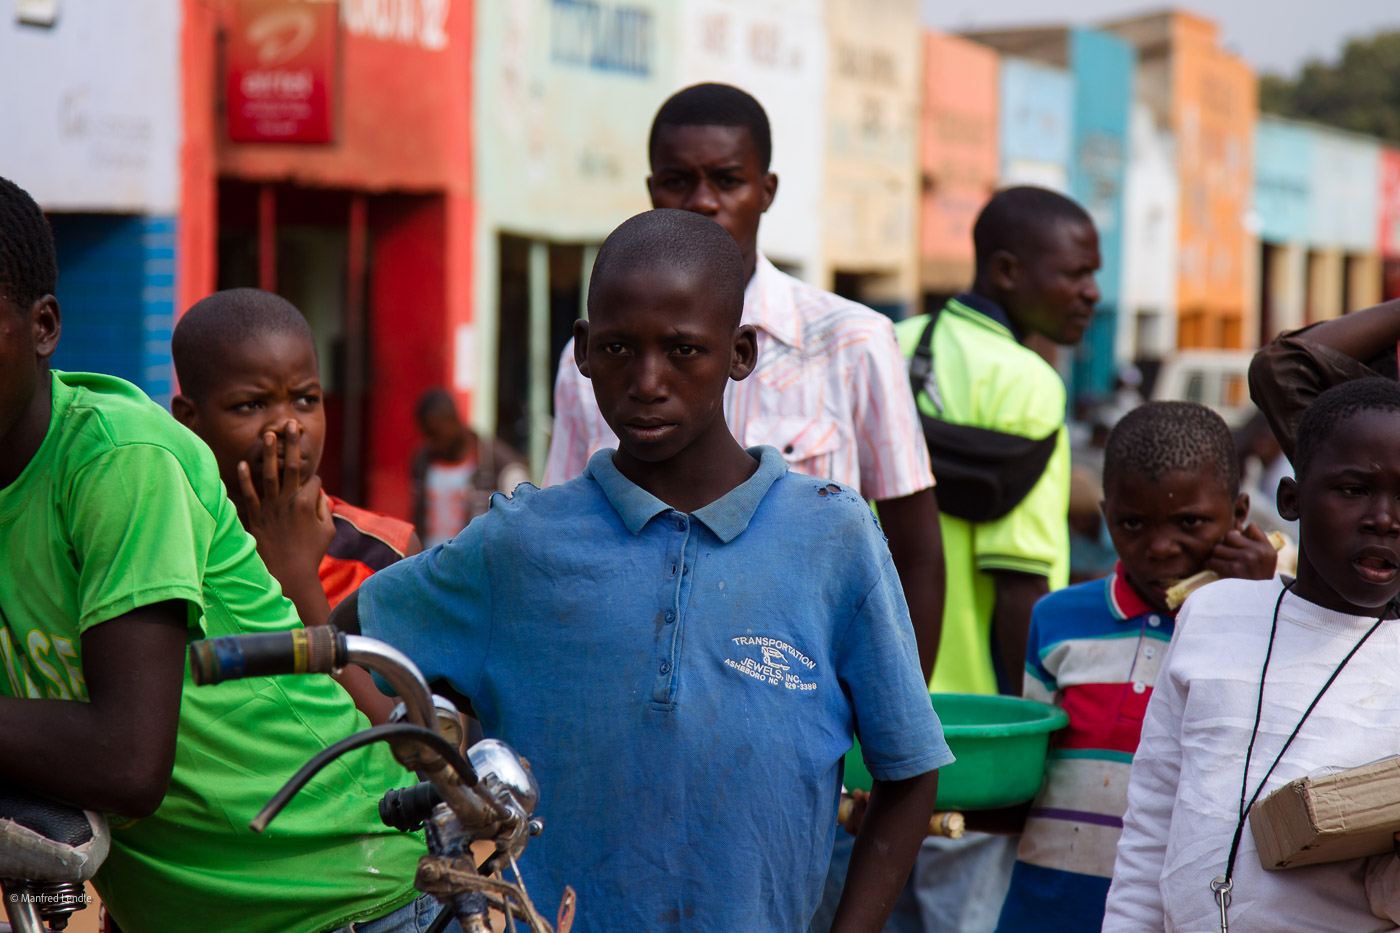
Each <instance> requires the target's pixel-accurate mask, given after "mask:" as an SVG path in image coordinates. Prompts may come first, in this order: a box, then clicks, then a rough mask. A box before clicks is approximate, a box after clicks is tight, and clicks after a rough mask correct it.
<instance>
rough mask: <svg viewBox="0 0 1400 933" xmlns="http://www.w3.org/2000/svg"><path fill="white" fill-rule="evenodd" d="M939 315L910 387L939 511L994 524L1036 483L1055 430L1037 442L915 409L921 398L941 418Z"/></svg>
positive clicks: (923, 340)
mask: <svg viewBox="0 0 1400 933" xmlns="http://www.w3.org/2000/svg"><path fill="white" fill-rule="evenodd" d="M941 311H942V309H941V308H940V309H939V310H938V311H935V312H933V313H932V314H930V315H929V320H928V323H927V324H926V325H924V329H923V332H922V333H921V334H920V335H919V342H918V344H917V345H916V346H915V347H914V355H913V356H911V357H910V359H909V387H910V389H912V390H913V393H914V404H915V407H916V408H918V411H919V421H920V423H921V424H922V426H923V432H924V440H925V441H926V442H927V443H928V453H929V460H930V462H931V464H932V466H933V475H934V477H935V478H936V479H937V481H938V507H939V508H940V509H941V510H943V511H944V512H947V513H948V514H949V515H952V516H954V517H956V518H961V519H964V520H965V521H969V522H973V523H982V522H990V521H995V520H996V519H999V518H1002V517H1004V516H1005V515H1007V514H1008V513H1009V512H1010V511H1011V510H1012V509H1014V508H1015V507H1016V506H1017V505H1019V504H1020V503H1021V500H1023V499H1025V498H1026V496H1027V495H1029V494H1030V491H1031V489H1033V488H1034V487H1035V484H1036V483H1037V482H1039V480H1040V477H1041V476H1042V475H1043V474H1044V473H1045V468H1046V466H1048V465H1049V463H1050V458H1051V457H1052V456H1053V455H1054V453H1055V447H1056V445H1057V443H1058V440H1059V431H1058V430H1056V431H1051V432H1050V433H1049V434H1048V435H1046V436H1045V437H1042V438H1039V439H1037V438H1030V437H1024V436H1022V435H1019V434H1009V433H1006V432H1004V431H993V430H990V429H988V428H979V427H975V426H973V425H968V424H956V423H953V422H950V421H944V420H943V419H942V418H941V417H933V416H931V415H929V414H927V413H926V412H925V411H924V410H923V408H922V407H919V405H918V399H919V396H920V394H924V395H927V396H928V398H929V401H931V402H932V403H933V406H934V408H935V410H937V412H938V413H939V415H942V413H943V398H942V396H941V394H940V393H939V391H938V384H937V381H936V380H935V379H934V378H933V366H934V359H933V330H934V326H935V325H936V324H937V323H938V317H939V314H940V313H941Z"/></svg>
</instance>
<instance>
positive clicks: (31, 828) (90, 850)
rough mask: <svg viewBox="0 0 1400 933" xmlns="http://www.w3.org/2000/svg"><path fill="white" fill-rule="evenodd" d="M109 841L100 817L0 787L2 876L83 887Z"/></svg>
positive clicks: (23, 792) (97, 864)
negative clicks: (71, 883)
mask: <svg viewBox="0 0 1400 933" xmlns="http://www.w3.org/2000/svg"><path fill="white" fill-rule="evenodd" d="M111 842H112V837H111V834H110V833H109V832H108V830H107V818H106V817H104V816H103V815H102V814H100V813H94V812H92V811H91V810H79V809H78V808H76V807H70V806H68V805H66V804H62V803H55V802H54V801H52V800H47V799H45V798H43V797H39V796H36V795H34V794H31V793H28V792H26V791H20V790H15V789H14V788H11V787H5V786H0V878H14V879H23V880H26V881H40V882H73V883H81V882H84V881H87V880H88V879H89V878H91V877H92V876H93V875H95V874H96V873H97V869H98V867H99V866H101V864H102V860H103V859H105V858H106V857H107V850H108V849H109V848H110V847H111Z"/></svg>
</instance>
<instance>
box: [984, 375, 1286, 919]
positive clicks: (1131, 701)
mask: <svg viewBox="0 0 1400 933" xmlns="http://www.w3.org/2000/svg"><path fill="white" fill-rule="evenodd" d="M1103 476H1104V500H1103V503H1102V510H1103V516H1104V519H1105V521H1106V522H1107V524H1108V529H1109V534H1110V535H1111V536H1112V539H1113V545H1114V549H1115V550H1116V551H1117V552H1118V563H1117V566H1116V567H1115V569H1114V572H1113V573H1112V575H1110V576H1109V577H1107V578H1106V579H1101V580H1094V581H1091V582H1088V583H1081V584H1078V585H1076V586H1072V587H1069V588H1068V589H1063V590H1059V591H1057V592H1055V593H1051V594H1050V595H1049V596H1046V597H1045V598H1044V599H1042V600H1040V601H1039V602H1038V603H1036V606H1035V610H1034V612H1033V613H1032V616H1031V633H1030V641H1029V644H1028V645H1027V650H1026V677H1025V691H1024V692H1025V695H1026V696H1027V697H1028V698H1030V699H1033V700H1040V701H1042V702H1045V703H1054V704H1056V705H1058V706H1060V707H1062V708H1063V709H1064V710H1066V711H1067V712H1068V713H1069V717H1070V722H1069V727H1068V728H1067V729H1065V730H1064V731H1063V732H1060V733H1058V734H1057V735H1056V736H1055V739H1054V747H1053V748H1052V749H1051V752H1050V761H1049V766H1048V769H1047V772H1048V779H1047V782H1046V785H1045V787H1044V789H1043V790H1042V791H1041V792H1040V795H1039V796H1038V797H1036V799H1035V801H1034V802H1033V803H1032V804H1031V807H1030V810H1029V813H1028V815H1027V816H1026V820H1025V829H1024V831H1023V833H1022V835H1021V841H1020V846H1019V849H1018V851H1017V860H1016V864H1015V867H1014V869H1013V870H1012V876H1011V889H1010V891H1009V892H1008V894H1007V897H1006V901H1005V903H1004V904H1003V907H1002V912H1001V920H1000V923H999V925H998V927H997V929H998V931H1000V933H1083V931H1087V930H1097V929H1098V928H1099V926H1100V925H1101V924H1102V922H1103V913H1104V899H1105V897H1106V896H1107V894H1108V886H1109V878H1110V876H1111V875H1112V873H1113V859H1114V853H1115V851H1116V848H1117V844H1118V834H1119V831H1120V828H1121V826H1122V818H1123V813H1124V811H1125V810H1126V809H1127V791H1128V773H1129V766H1130V762H1131V761H1132V757H1133V753H1134V752H1135V751H1136V749H1137V746H1138V730H1139V728H1140V727H1141V724H1142V716H1143V711H1144V710H1145V709H1146V708H1147V702H1148V699H1149V698H1150V697H1151V696H1152V684H1153V682H1154V681H1155V680H1156V677H1157V670H1158V668H1159V667H1160V666H1161V664H1162V658H1163V656H1164V655H1165V654H1166V649H1167V642H1168V641H1169V640H1170V639H1171V637H1172V630H1173V616H1174V613H1173V612H1172V611H1171V610H1169V609H1168V608H1167V604H1166V589H1167V588H1168V587H1169V586H1170V585H1171V584H1172V583H1173V582H1174V581H1176V580H1178V579H1181V578H1184V577H1189V576H1191V575H1192V574H1194V573H1197V572H1199V571H1201V570H1214V571H1216V572H1217V573H1219V574H1221V576H1226V577H1246V578H1250V579H1260V580H1263V579H1268V578H1269V577H1271V576H1272V575H1273V572H1274V562H1275V554H1274V550H1273V548H1272V547H1271V546H1270V545H1269V543H1268V540H1267V539H1266V538H1265V536H1264V534H1263V532H1262V531H1260V530H1259V529H1258V528H1257V527H1256V526H1253V525H1251V526H1249V527H1248V528H1245V527H1244V522H1245V517H1246V516H1247V515H1248V514H1249V496H1248V495H1246V494H1242V493H1241V492H1240V474H1239V466H1238V459H1237V458H1236V456H1235V446H1234V441H1233V439H1232V437H1231V435H1230V429H1229V428H1228V427H1227V426H1226V424H1225V422H1224V421H1223V420H1221V418H1220V416H1219V415H1217V414H1216V413H1215V412H1213V411H1211V410H1210V409H1209V408H1206V407H1204V406H1201V405H1195V404H1191V403H1188V402H1152V403H1148V404H1146V405H1143V406H1141V407H1139V408H1136V409H1134V410H1133V411H1131V412H1129V413H1128V414H1127V415H1125V416H1124V417H1123V418H1122V420H1120V421H1119V422H1118V424H1117V425H1116V426H1115V427H1114V429H1113V431H1112V433H1111V434H1110V435H1109V438H1108V444H1107V448H1106V450H1105V453H1104V468H1103ZM1160 929H1161V928H1160V927H1158V930H1159V931H1160Z"/></svg>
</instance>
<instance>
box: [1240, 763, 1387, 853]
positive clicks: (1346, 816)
mask: <svg viewBox="0 0 1400 933" xmlns="http://www.w3.org/2000/svg"><path fill="white" fill-rule="evenodd" d="M1249 824H1250V828H1251V829H1252V830H1253V832H1254V844H1255V845H1256V846H1257V847H1258V849H1259V862H1260V864H1262V865H1263V866H1264V867H1265V868H1266V869H1277V868H1294V867H1296V866H1299V865H1317V864H1319V863H1321V862H1340V861H1343V860H1345V859H1352V858H1360V857H1363V856H1367V855H1379V854H1380V853H1382V852H1390V851H1392V847H1393V844H1394V843H1393V837H1394V834H1395V833H1396V832H1397V831H1400V757H1396V758H1383V759H1381V760H1380V761H1374V762H1372V763H1371V764H1368V765H1362V766H1361V767H1359V768H1349V769H1347V770H1346V771H1338V772H1336V773H1335V774H1329V775H1326V776H1325V777H1317V778H1312V777H1305V778H1299V779H1298V780H1296V781H1293V782H1292V783H1291V784H1285V785H1284V786H1283V787H1280V788H1279V789H1278V790H1276V791H1274V792H1273V793H1272V794H1270V795H1269V796H1267V797H1265V798H1264V799H1263V800H1262V801H1260V802H1259V803H1256V804H1255V805H1254V808H1253V809H1252V810H1251V811H1250V815H1249Z"/></svg>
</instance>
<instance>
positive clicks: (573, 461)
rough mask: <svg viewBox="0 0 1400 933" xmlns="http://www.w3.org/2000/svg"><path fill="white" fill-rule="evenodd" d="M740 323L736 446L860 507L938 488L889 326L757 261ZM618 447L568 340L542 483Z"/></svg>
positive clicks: (729, 402)
mask: <svg viewBox="0 0 1400 933" xmlns="http://www.w3.org/2000/svg"><path fill="white" fill-rule="evenodd" d="M743 320H744V323H745V324H752V325H753V326H754V327H755V328H756V329H757V331H758V364H757V368H756V369H754V371H753V373H752V375H750V376H749V377H748V378H747V379H745V380H743V381H741V382H730V383H729V386H728V388H727V389H726V390H725V395H724V416H725V420H726V421H727V422H728V424H729V428H730V430H731V431H733V432H734V436H735V437H736V438H738V440H739V443H740V444H742V445H743V446H744V447H756V446H759V445H768V446H770V447H776V448H777V449H778V450H779V451H781V452H782V454H783V459H784V460H785V461H787V464H788V468H789V469H791V470H792V471H794V472H796V473H805V474H807V475H808V476H819V477H823V478H826V479H833V480H836V481H837V482H838V483H844V484H846V485H847V486H852V487H854V488H856V489H859V490H860V491H861V494H862V495H864V496H865V497H866V498H867V499H876V500H881V499H898V498H900V497H901V496H907V495H911V494H913V493H916V492H919V491H920V490H922V489H927V488H928V487H930V486H932V485H933V474H932V473H931V471H930V469H929V459H928V448H927V447H926V446H925V443H924V437H923V433H922V429H921V428H920V426H919V419H918V415H917V414H916V413H915V410H914V398H913V394H912V393H911V392H910V390H909V379H908V376H907V375H906V374H905V369H904V360H903V358H902V357H901V356H900V352H899V346H898V344H897V343H896V342H895V337H894V328H893V325H892V324H891V323H890V321H889V319H888V318H886V317H885V316H884V315H881V314H878V313H876V312H874V311H871V310H870V309H869V308H866V307H864V306H863V305H859V304H856V303H855V302H853V301H847V300H846V299H845V298H841V297H839V296H837V295H833V294H831V293H830V292H826V291H822V290H821V289H819V288H816V287H815V286H812V285H808V284H807V283H805V282H803V281H801V280H799V279H795V278H793V277H792V276H790V275H787V274H785V273H783V272H781V271H779V270H778V269H777V268H776V267H775V266H774V265H773V264H772V263H771V262H769V261H768V260H767V259H765V258H764V257H763V256H761V255H760V256H759V257H758V266H757V268H756V269H755V271H754V275H753V278H751V279H750V280H749V284H748V287H747V288H745V290H744V318H743ZM616 446H617V436H616V435H615V434H613V432H612V431H611V430H610V429H609V428H608V426H607V423H606V422H604V421H603V416H602V413H601V412H599V411H598V404H597V401H596V400H595V399H594V397H593V385H592V383H590V382H589V381H588V379H587V378H585V377H584V376H583V375H582V374H581V373H579V371H578V366H577V364H576V363H575V362H574V345H573V342H572V341H570V343H569V345H568V346H567V347H565V348H564V354H563V357H562V358H561V360H560V364H559V378H558V380H557V382H556V383H555V386H554V439H553V442H552V443H551V444H550V449H549V461H548V463H547V465H546V467H545V473H544V481H545V485H546V486H552V485H556V484H558V483H562V482H565V481H566V480H569V479H572V478H573V477H575V476H578V475H579V474H581V473H582V472H583V468H584V466H585V465H587V463H588V458H589V457H590V456H592V455H593V453H594V452H595V451H597V450H600V449H602V448H604V447H616Z"/></svg>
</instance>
